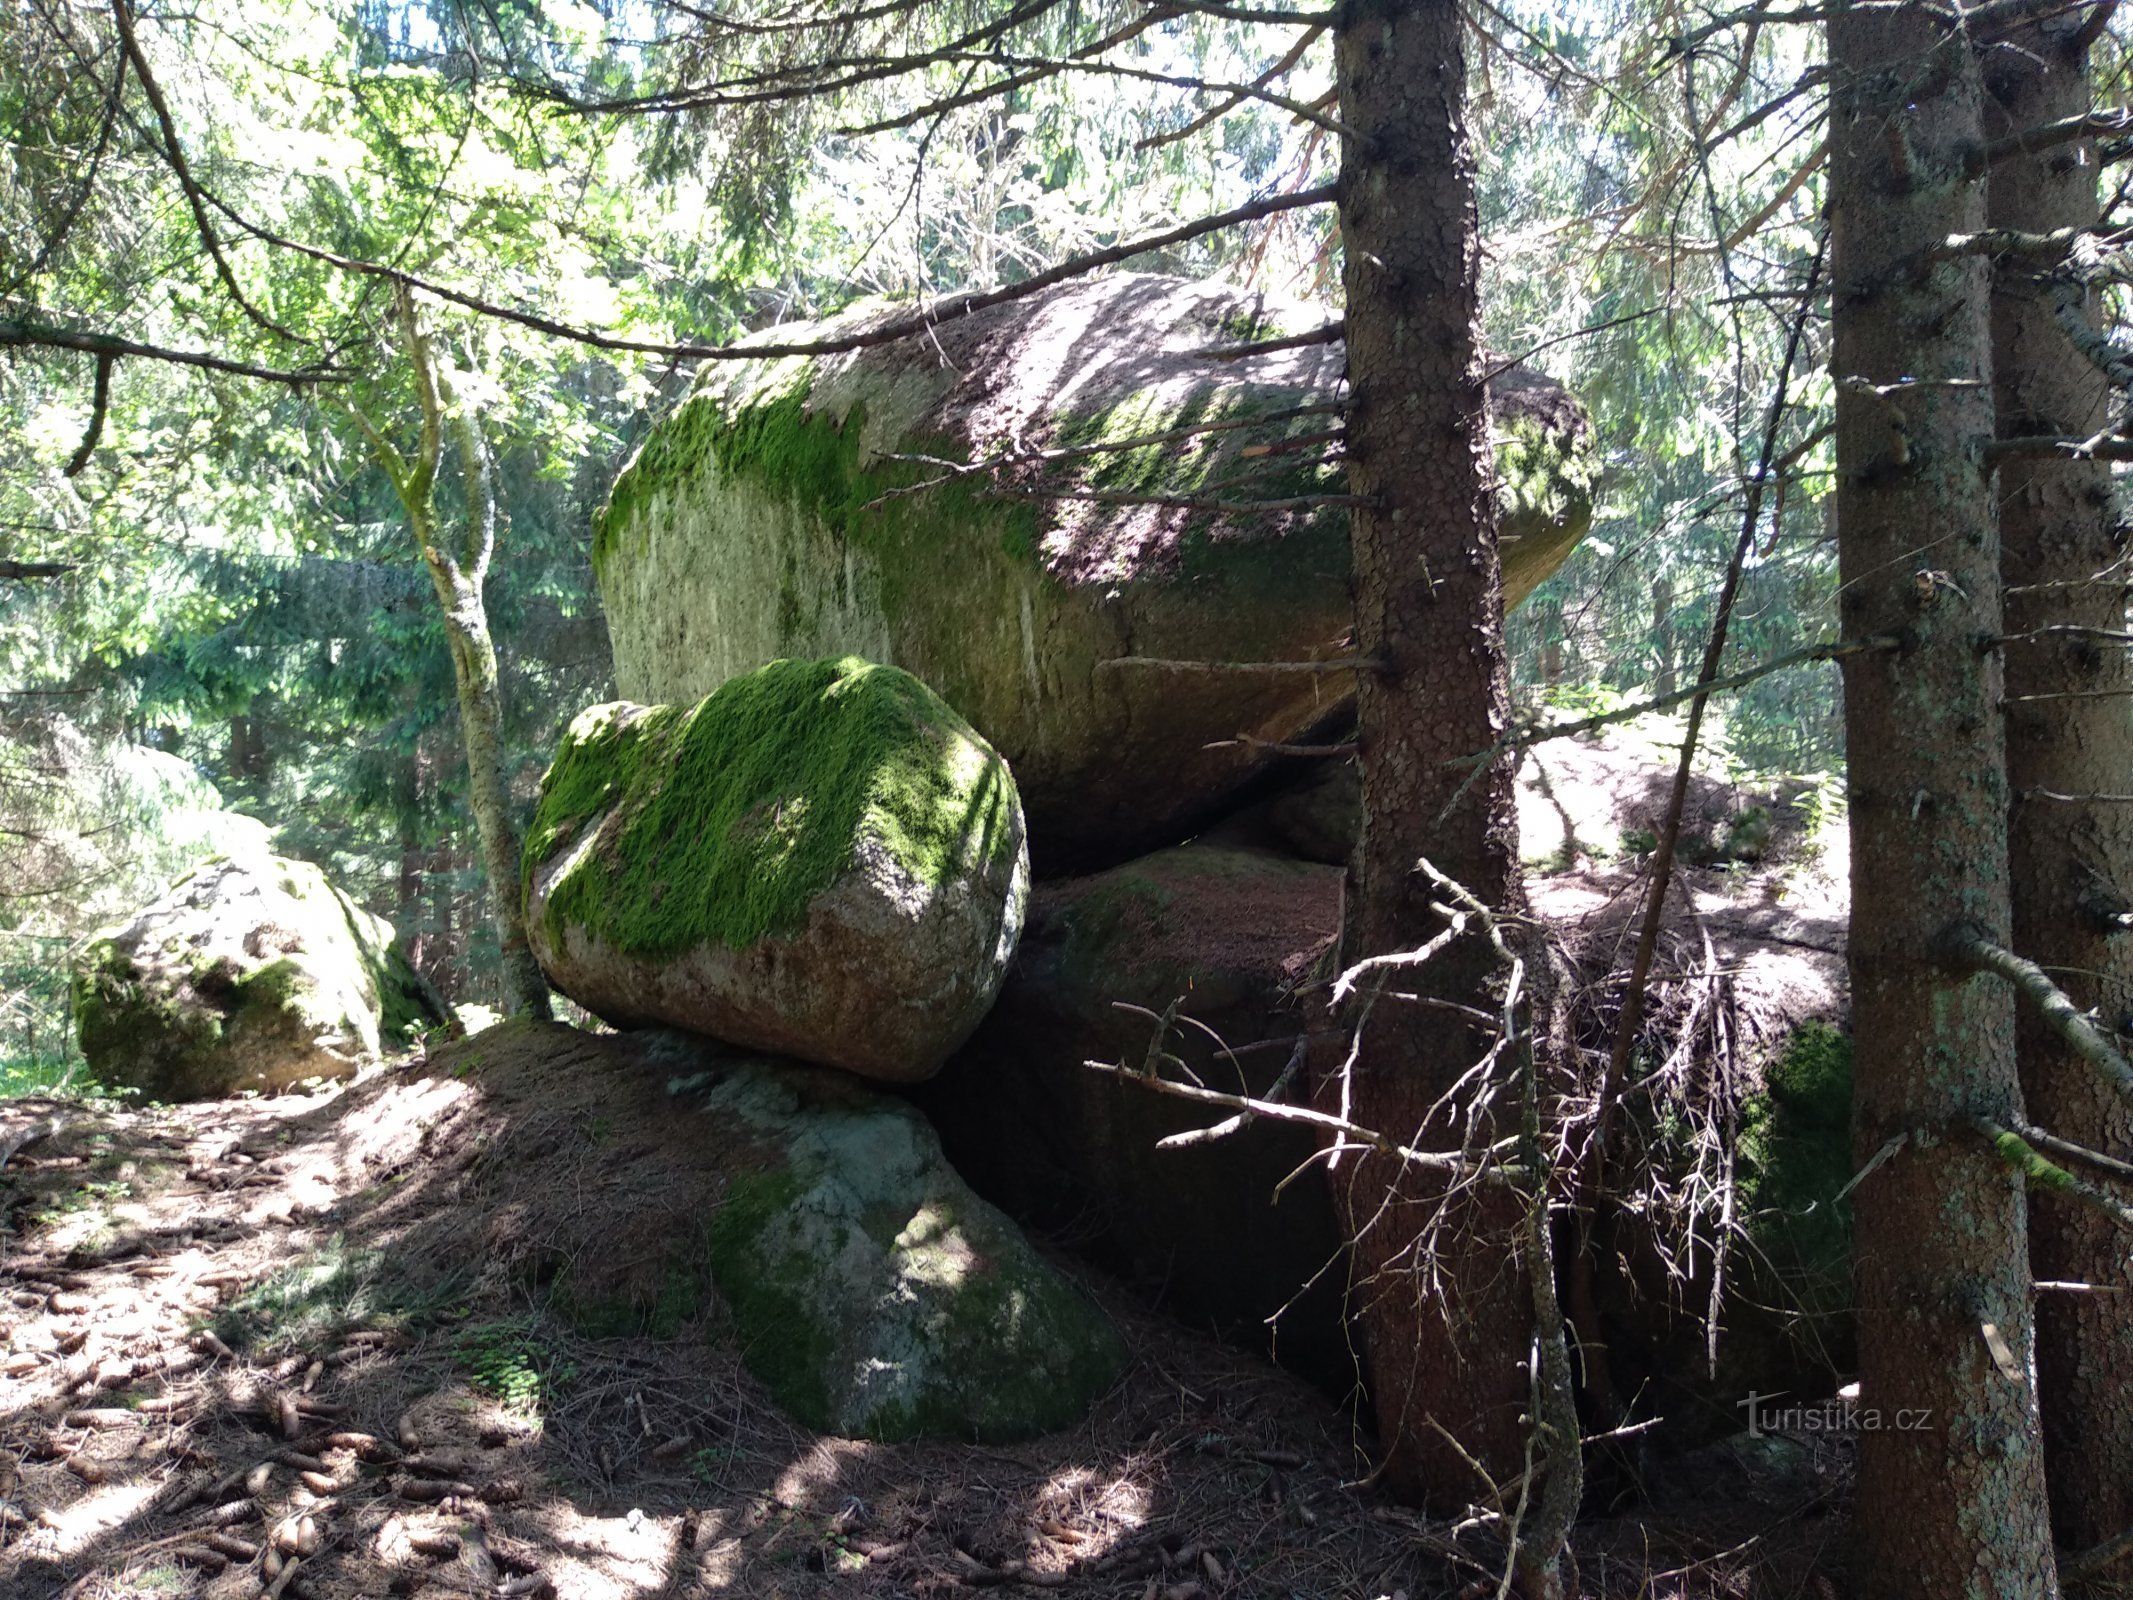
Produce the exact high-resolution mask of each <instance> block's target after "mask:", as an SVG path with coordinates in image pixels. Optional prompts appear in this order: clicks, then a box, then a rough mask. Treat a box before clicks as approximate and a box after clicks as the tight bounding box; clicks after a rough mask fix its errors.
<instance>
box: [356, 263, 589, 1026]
mask: <svg viewBox="0 0 2133 1600" xmlns="http://www.w3.org/2000/svg"><path fill="white" fill-rule="evenodd" d="M393 311H394V314H395V317H396V319H397V321H398V323H399V327H400V341H401V344H402V347H403V348H404V349H405V350H406V351H407V360H408V365H409V366H410V367H411V368H412V369H413V375H414V379H415V398H416V401H417V403H418V404H419V406H420V408H421V418H422V432H421V442H420V444H419V445H418V446H417V448H416V451H415V454H414V455H413V456H404V455H402V454H401V453H400V451H399V449H398V448H397V447H395V446H394V444H393V442H392V440H391V439H390V438H388V437H387V436H386V434H385V432H384V431H383V430H382V429H380V428H379V427H378V426H377V424H376V423H374V422H372V421H371V420H370V419H369V418H368V417H366V416H364V415H363V413H362V412H360V411H356V410H353V408H351V409H350V415H351V416H353V417H354V419H355V421H356V423H357V424H358V425H359V426H360V427H361V428H362V429H363V431H364V433H365V434H366V435H368V437H369V439H370V442H371V448H372V449H373V450H374V451H375V452H376V454H377V457H378V463H379V465H380V466H382V467H383V468H384V469H385V472H386V475H387V476H388V477H390V478H391V479H392V483H393V489H394V492H395V493H397V494H398V495H399V497H400V504H401V506H402V507H403V508H404V509H405V510H406V512H407V520H408V526H409V528H410V529H411V531H412V532H413V533H414V536H415V548H416V550H417V551H418V552H420V554H421V556H422V564H423V565H424V566H425V567H426V568H427V569H428V570H429V575H430V582H431V584H432V585H433V586H434V587H435V589H436V591H437V603H438V605H439V606H440V607H441V608H442V609H443V612H444V635H445V644H446V646H447V648H448V649H449V650H450V652H451V657H452V679H453V682H454V684H455V685H456V686H457V688H458V695H459V727H460V734H461V737H462V740H463V741H464V743H465V746H466V753H467V806H468V809H469V810H471V811H472V812H473V813H474V828H475V832H476V833H477V834H478V835H479V836H480V842H481V859H482V866H483V868H484V870H485V871H486V872H487V874H488V880H489V889H490V899H491V902H492V911H493V916H494V920H495V922H496V934H497V946H498V953H499V958H500V961H501V964H502V968H503V972H502V977H503V985H502V987H503V1000H504V1009H505V1010H506V1011H507V1012H509V1013H510V1014H512V1015H514V1016H532V1017H538V1018H541V1019H542V1020H544V1021H545V1020H546V1019H547V1018H548V1017H549V1015H550V1011H549V1006H548V980H547V979H546V978H545V977H544V976H543V975H542V973H541V968H540V963H539V962H537V961H535V960H534V958H533V949H532V946H531V945H530V944H529V943H528V942H527V939H526V905H525V897H524V896H523V895H521V894H520V893H519V835H518V824H517V821H516V819H515V818H513V816H512V815H511V796H510V790H509V786H508V785H507V784H506V782H505V781H504V737H503V722H504V715H503V692H502V686H501V684H500V682H499V680H498V677H497V668H496V646H495V643H494V641H493V640H492V639H491V638H490V635H489V612H488V607H487V604H486V603H485V601H484V599H483V596H482V583H483V580H484V579H486V578H487V576H488V573H489V563H490V560H491V559H492V558H493V557H494V555H495V553H496V525H497V512H496V481H495V473H494V470H493V464H492V462H491V461H490V458H489V448H488V442H487V440H486V439H484V438H483V436H482V432H481V426H480V422H479V419H478V418H476V417H475V416H474V415H473V414H472V413H471V412H470V411H468V410H466V409H464V408H461V409H459V410H456V411H452V410H450V407H449V402H450V401H451V399H452V396H451V392H450V389H449V387H448V385H447V381H446V378H445V375H444V374H443V372H441V371H440V370H439V368H438V366H437V364H436V362H435V360H434V358H433V357H432V355H431V352H430V346H429V340H428V338H427V336H426V335H424V333H423V331H422V325H421V322H420V320H419V319H418V318H417V316H416V313H415V297H414V293H413V291H412V290H410V289H409V288H408V287H407V286H406V285H405V284H402V285H400V286H399V287H398V288H397V289H396V290H395V292H394V295H393ZM448 412H449V415H448ZM447 425H449V426H450V428H451V430H452V436H453V440H454V442H455V443H456V445H457V447H458V453H459V465H460V469H461V474H462V477H463V478H464V480H465V481H464V484H463V488H464V491H465V494H466V509H467V521H466V527H465V529H464V530H463V533H462V537H461V538H460V540H459V543H458V546H457V549H456V552H455V550H454V547H453V546H452V545H450V544H448V543H447V542H446V541H445V539H444V537H443V529H442V528H441V527H440V526H439V525H438V521H437V506H436V488H437V467H438V463H439V460H440V458H441V456H442V454H443V450H444V431H445V428H446V426H447Z"/></svg>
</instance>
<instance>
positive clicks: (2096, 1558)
mask: <svg viewBox="0 0 2133 1600" xmlns="http://www.w3.org/2000/svg"><path fill="white" fill-rule="evenodd" d="M2127 1556H2133V1528H2128V1529H2127V1530H2126V1531H2125V1532H2124V1533H2121V1534H2120V1535H2118V1537H2117V1538H2115V1539H2106V1540H2104V1541H2103V1543H2102V1544H2099V1545H2094V1546H2092V1547H2091V1548H2089V1549H2087V1550H2084V1551H2082V1552H2081V1553H2080V1554H2079V1555H2062V1556H2061V1557H2060V1558H2059V1578H2060V1581H2061V1582H2069V1583H2078V1582H2081V1581H2082V1580H2084V1579H2088V1578H2094V1577H2099V1576H2101V1575H2102V1574H2103V1573H2104V1572H2105V1571H2107V1570H2108V1569H2109V1568H2112V1567H2115V1566H2117V1565H2118V1563H2119V1562H2121V1561H2123V1560H2125V1558H2126V1557H2127Z"/></svg>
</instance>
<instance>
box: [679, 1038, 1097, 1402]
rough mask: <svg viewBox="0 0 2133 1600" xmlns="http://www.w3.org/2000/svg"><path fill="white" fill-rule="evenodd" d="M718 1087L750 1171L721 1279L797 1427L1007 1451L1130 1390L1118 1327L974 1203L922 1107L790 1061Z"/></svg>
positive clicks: (721, 1073) (727, 1217)
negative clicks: (1113, 1389) (976, 1443)
mask: <svg viewBox="0 0 2133 1600" xmlns="http://www.w3.org/2000/svg"><path fill="white" fill-rule="evenodd" d="M708 1076H710V1077H711V1078H713V1079H715V1080H716V1081H715V1082H714V1083H713V1085H712V1087H711V1088H710V1089H709V1090H708V1092H707V1093H705V1094H704V1097H703V1099H702V1101H701V1103H700V1106H701V1110H702V1112H703V1113H704V1114H705V1115H707V1116H709V1117H711V1118H712V1119H713V1120H714V1122H715V1125H716V1126H717V1127H718V1128H719V1129H721V1130H722V1138H723V1140H724V1141H725V1142H726V1146H727V1150H728V1156H727V1159H728V1161H729V1162H731V1165H730V1166H729V1176H728V1178H727V1185H726V1192H725V1197H724V1200H723V1203H722V1204H721V1205H720V1207H719V1209H718V1210H717V1212H716V1213H715V1215H714V1216H713V1217H712V1219H711V1224H710V1232H709V1240H710V1244H709V1249H710V1258H711V1265H712V1272H713V1275H714V1279H715V1281H716V1283H717V1286H718V1290H719V1292H720V1294H721V1295H722V1296H723V1298H724V1299H725V1301H726V1304H727V1306H728V1308H729V1309H730V1310H731V1312H732V1315H733V1327H734V1331H735V1334H736V1336H737V1338H738V1339H739V1342H740V1347H741V1352H742V1355H743V1357H744V1358H745V1359H746V1360H747V1362H748V1365H749V1368H750V1370H751V1371H753V1372H754V1373H755V1374H756V1375H757V1376H758V1377H759V1378H760V1379H762V1381H763V1382H764V1384H765V1385H766V1386H767V1387H768V1388H769V1389H770V1391H771V1393H772V1395H773V1396H774V1397H775V1398H776V1399H777V1401H778V1403H779V1405H781V1406H783V1407H784V1408H785V1409H786V1410H787V1411H789V1412H790V1413H791V1414H792V1415H793V1416H794V1417H796V1418H797V1419H799V1420H800V1421H801V1422H803V1423H805V1424H807V1425H808V1426H809V1427H811V1428H814V1429H817V1430H819V1431H824V1432H833V1433H839V1434H843V1435H846V1436H849V1437H860V1438H868V1439H881V1440H900V1439H915V1438H952V1439H973V1438H974V1439H982V1440H989V1441H998V1442H1005V1441H1010V1440H1015V1439H1024V1438H1028V1437H1030V1436H1031V1435H1033V1434H1037V1433H1043V1432H1049V1431H1051V1430H1053V1429H1056V1428H1061V1427H1066V1426H1069V1425H1071V1424H1072V1423H1074V1422H1076V1421H1078V1420H1079V1419H1080V1418H1081V1417H1082V1416H1084V1415H1086V1413H1087V1410H1088V1407H1089V1405H1090V1404H1091V1402H1092V1401H1093V1400H1094V1399H1095V1398H1096V1397H1097V1396H1098V1395H1100V1394H1101V1393H1102V1392H1103V1391H1104V1390H1105V1389H1106V1388H1108V1387H1109V1386H1110V1384H1111V1383H1112V1381H1113V1380H1114V1379H1115V1378H1116V1377H1117V1375H1118V1372H1119V1370H1120V1368H1121V1367H1122V1366H1123V1364H1124V1360H1125V1349H1124V1345H1123V1343H1122V1342H1121V1341H1120V1339H1119V1337H1118V1334H1117V1331H1116V1330H1115V1329H1114V1328H1113V1327H1112V1326H1111V1324H1110V1322H1109V1320H1108V1319H1107V1318H1106V1317H1104V1315H1103V1314H1102V1313H1101V1312H1100V1311H1098V1310H1097V1309H1096V1308H1095V1307H1094V1306H1093V1305H1091V1304H1090V1303H1089V1302H1088V1301H1087V1300H1086V1299H1085V1298H1084V1297H1083V1296H1082V1295H1081V1294H1080V1292H1079V1291H1078V1290H1076V1289H1075V1288H1074V1287H1073V1285H1072V1284H1070V1283H1069V1282H1067V1280H1066V1279H1064V1278H1062V1277H1061V1276H1059V1274H1058V1273H1057V1272H1055V1271H1054V1270H1053V1269H1052V1268H1051V1267H1050V1266H1048V1265H1047V1264H1046V1263H1045V1262H1044V1261H1043V1260H1042V1259H1041V1258H1040V1257H1038V1255H1037V1254H1036V1252H1035V1251H1034V1250H1032V1249H1031V1248H1030V1246H1029V1243H1028V1241H1027V1240H1025V1239H1024V1238H1023V1237H1022V1235H1021V1234H1020V1233H1019V1232H1018V1231H1017V1230H1016V1229H1015V1227H1014V1225H1013V1224H1012V1223H1011V1222H1009V1221H1008V1220H1007V1218H1006V1217H1004V1216H1003V1215H1001V1214H1000V1213H999V1212H998V1211H997V1210H995V1209H994V1208H993V1207H991V1206H989V1205H987V1204H986V1203H985V1202H984V1201H982V1200H980V1199H979V1198H978V1197H977V1196H976V1195H975V1194H973V1193H971V1192H970V1190H969V1189H968V1188H967V1187H966V1186H965V1185H964V1184H963V1182H962V1180H961V1179H960V1178H958V1177H957V1176H956V1175H955V1173H954V1171H953V1170H952V1169H951V1168H950V1167H949V1166H948V1164H947V1161H946V1159H945V1158H944V1157H943V1155H942V1154H941V1149H940V1144H939V1141H938V1140H937V1139H936V1138H935V1137H934V1135H933V1132H932V1130H931V1129H930V1128H929V1127H928V1126H927V1125H926V1122H925V1120H924V1118H923V1117H921V1116H920V1115H919V1114H918V1113H917V1112H916V1111H915V1110H913V1109H912V1108H911V1107H910V1106H909V1105H907V1104H904V1103H902V1102H900V1101H897V1100H893V1099H890V1098H889V1097H887V1096H884V1095H880V1094H878V1093H875V1092H873V1091H871V1090H868V1089H865V1088H862V1087H861V1086H859V1085H858V1084H856V1083H855V1082H853V1081H852V1080H850V1079H841V1078H837V1077H834V1076H832V1075H830V1074H826V1073H821V1072H816V1071H809V1070H805V1069H792V1068H782V1067H780V1066H777V1065H774V1064H771V1063H759V1062H746V1063H735V1062H729V1063H726V1064H724V1065H723V1066H721V1067H720V1068H718V1069H716V1070H715V1071H714V1072H713V1073H711V1074H709V1075H708ZM688 1081H689V1083H690V1084H691V1085H692V1087H691V1088H689V1089H688V1090H687V1091H685V1092H688V1093H691V1094H694V1093H695V1092H696V1087H698V1086H700V1085H701V1084H702V1082H703V1081H704V1079H703V1077H702V1076H698V1077H692V1078H691V1079H690V1080H688Z"/></svg>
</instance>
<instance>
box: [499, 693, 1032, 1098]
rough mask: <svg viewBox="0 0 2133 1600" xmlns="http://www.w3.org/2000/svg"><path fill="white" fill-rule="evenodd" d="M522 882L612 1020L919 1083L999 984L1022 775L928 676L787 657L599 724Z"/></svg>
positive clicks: (556, 789) (583, 987)
mask: <svg viewBox="0 0 2133 1600" xmlns="http://www.w3.org/2000/svg"><path fill="white" fill-rule="evenodd" d="M525 890H526V900H527V906H526V909H527V921H528V925H529V933H530V936H531V940H532V944H533V949H534V953H535V954H536V955H537V956H538V957H539V959H540V962H541V965H542V967H543V968H544V969H545V970H546V971H547V973H548V976H549V979H550V981H552V982H553V983H554V984H555V986H556V987H557V988H558V989H560V990H562V991H563V993H565V994H567V995H569V996H570V997H571V998H572V999H573V1000H576V1001H577V1002H578V1003H579V1004H581V1005H583V1006H585V1007H586V1008H587V1009H588V1010H590V1011H592V1012H593V1013H595V1014H596V1015H598V1016H600V1017H602V1018H604V1019H605V1020H607V1021H609V1022H612V1023H614V1024H616V1025H617V1026H622V1027H635V1026H644V1025H649V1024H665V1025H669V1026H673V1027H679V1028H685V1029H688V1030H690V1031H692V1032H696V1033H702V1034H708V1035H710V1036H711V1037H713V1038H717V1039H723V1040H726V1041H728V1042H730V1043H733V1044H738V1045H745V1046H748V1047H749V1048H752V1049H759V1050H769V1051H775V1052H777V1053H779V1054H782V1055H790V1056H797V1057H799V1058H800V1059H802V1060H806V1061H812V1062H816V1063H819V1064H822V1065H825V1066H834V1067H842V1068H845V1069H846V1070H847V1071H851V1072H855V1073H858V1074H860V1075H861V1076H863V1077H869V1078H876V1079H880V1080H883V1081H887V1082H898V1083H908V1082H916V1081H919V1080H921V1079H924V1078H927V1077H930V1076H931V1075H932V1074H933V1073H934V1072H935V1071H936V1070H938V1068H939V1067H940V1065H941V1063H942V1062H943V1061H945V1060H946V1059H947V1058H948V1056H949V1054H950V1053H951V1052H953V1051H954V1050H955V1049H956V1047H957V1046H959V1045H960V1044H961V1043H962V1042H963V1041H964V1040H965V1039H966V1038H968V1037H969V1035H970V1033H971V1031H972V1030H973V1029H975V1028H976V1027H977V1025H978V1023H979V1021H980V1020H981V1019H982V1018H983V1017H984V1015H985V1012H986V1011H987V1009H988V1008H989V1007H990V1006H991V1005H992V1002H993V998H994V996H995V995H996V994H997V993H998V992H999V987H1000V983H1001V981H1002V979H1003V978H1004V977H1005V975H1006V972H1007V967H1008V964H1009V962H1010V961H1011V960H1012V959H1013V957H1014V952H1015V944H1016V941H1017V939H1018V938H1019V937H1020V934H1021V929H1022V918H1023V913H1024V905H1025V901H1026V899H1027V896H1028V890H1029V855H1028V849H1027V846H1026V844H1025V841H1024V828H1023V818H1022V805H1021V801H1020V799H1019V798H1018V797H1017V795H1016V792H1015V784H1014V779H1013V777H1012V776H1011V775H1010V774H1009V772H1008V769H1007V764H1006V762H1005V761H1003V760H1002V759H1001V758H1000V756H999V755H998V753H997V752H995V751H994V750H993V748H992V747H991V746H990V745H989V744H987V743H986V742H985V740H984V739H982V738H980V737H979V736H978V734H977V733H976V732H975V731H974V730H973V729H972V728H971V727H970V725H969V724H968V723H966V722H965V721H963V719H962V718H961V717H959V716H957V715H956V713H955V712H953V711H952V710H950V709H949V708H948V706H947V705H946V703H944V702H943V701H942V700H941V699H940V698H939V697H938V696H937V695H935V694H934V693H933V692H932V691H931V690H930V689H928V688H927V687H926V686H925V685H924V684H923V683H920V682H919V681H918V679H916V678H914V677H912V676H911V675H910V674H909V673H907V672H903V671H900V670H898V669H896V668H894V667H885V666H879V665H875V664H873V663H871V662H867V661H863V660H860V659H858V658H856V657H844V658H842V659H839V660H823V661H773V662H771V663H769V664H768V665H767V666H764V667H762V668H760V669H758V670H757V671H755V672H752V673H748V674H746V675H744V676H741V677H738V678H734V679H731V680H729V681H728V682H727V683H725V684H723V685H721V686H720V688H719V689H717V690H716V691H715V692H714V693H712V694H711V695H709V696H707V697H706V698H705V699H703V700H702V701H700V702H698V703H697V704H695V705H693V706H650V707H647V706H636V705H629V704H624V703H616V704H611V705H605V706H596V707H594V708H593V709H592V710H590V711H587V712H585V713H583V714H582V715H581V716H579V717H578V719H577V720H576V721H575V722H574V723H572V724H571V727H570V731H569V732H568V733H567V734H566V735H565V737H564V741H563V745H562V748H561V749H560V750H559V751H558V753H557V755H556V759H555V763H554V765H553V766H551V767H550V769H549V771H548V774H547V776H546V777H545V778H544V779H543V780H542V784H541V803H540V809H539V811H538V813H537V814H536V816H535V819H534V825H533V828H532V830H531V832H530V834H529V835H528V837H527V841H526V882H525Z"/></svg>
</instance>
